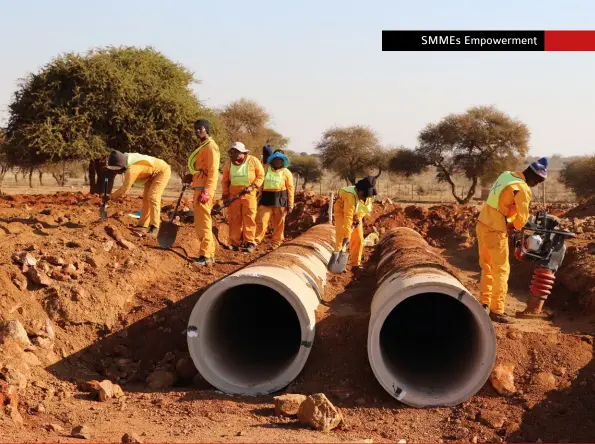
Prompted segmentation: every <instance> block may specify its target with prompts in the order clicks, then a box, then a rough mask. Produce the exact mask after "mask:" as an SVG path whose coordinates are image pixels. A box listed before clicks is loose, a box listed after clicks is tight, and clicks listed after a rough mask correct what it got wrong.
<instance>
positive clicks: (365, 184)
mask: <svg viewBox="0 0 595 444" xmlns="http://www.w3.org/2000/svg"><path fill="white" fill-rule="evenodd" d="M355 189H356V190H358V191H361V192H362V194H363V197H364V198H368V197H372V196H376V195H377V194H378V193H377V192H376V176H366V177H364V178H363V179H361V180H360V181H358V182H357V183H356V184H355Z"/></svg>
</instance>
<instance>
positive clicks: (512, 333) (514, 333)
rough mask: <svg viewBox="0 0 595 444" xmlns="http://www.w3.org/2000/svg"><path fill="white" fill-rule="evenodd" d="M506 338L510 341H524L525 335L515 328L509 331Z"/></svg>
mask: <svg viewBox="0 0 595 444" xmlns="http://www.w3.org/2000/svg"><path fill="white" fill-rule="evenodd" d="M506 336H507V337H508V339H513V340H519V339H523V333H521V332H520V331H519V330H517V329H515V328H511V329H509V330H508V333H507V334H506Z"/></svg>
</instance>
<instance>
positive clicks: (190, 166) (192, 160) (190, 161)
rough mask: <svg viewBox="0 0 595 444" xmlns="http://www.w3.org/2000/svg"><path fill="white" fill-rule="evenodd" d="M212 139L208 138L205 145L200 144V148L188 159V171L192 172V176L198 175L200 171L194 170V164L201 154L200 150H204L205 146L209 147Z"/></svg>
mask: <svg viewBox="0 0 595 444" xmlns="http://www.w3.org/2000/svg"><path fill="white" fill-rule="evenodd" d="M211 140H213V139H211V138H210V137H209V138H207V140H205V141H204V142H203V143H201V144H200V146H199V147H198V148H196V149H195V150H194V151H193V152H192V154H190V156H189V157H188V171H190V174H196V173H198V170H195V169H194V164H195V163H196V157H197V156H198V153H199V152H200V150H202V149H203V148H204V147H205V146H207V145H208V144H209V143H211Z"/></svg>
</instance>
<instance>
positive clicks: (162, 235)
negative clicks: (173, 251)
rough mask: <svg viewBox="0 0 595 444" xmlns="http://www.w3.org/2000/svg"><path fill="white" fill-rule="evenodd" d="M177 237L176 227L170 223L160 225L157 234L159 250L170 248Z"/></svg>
mask: <svg viewBox="0 0 595 444" xmlns="http://www.w3.org/2000/svg"><path fill="white" fill-rule="evenodd" d="M177 235H178V226H177V225H176V224H174V223H173V222H170V221H165V222H162V223H161V226H160V227H159V232H158V233H157V242H158V243H159V247H160V248H165V249H167V248H171V247H172V246H173V245H174V243H175V242H176V237H177Z"/></svg>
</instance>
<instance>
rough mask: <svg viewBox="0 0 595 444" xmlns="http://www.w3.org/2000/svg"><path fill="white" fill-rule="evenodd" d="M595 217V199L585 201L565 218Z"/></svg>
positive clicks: (565, 215)
mask: <svg viewBox="0 0 595 444" xmlns="http://www.w3.org/2000/svg"><path fill="white" fill-rule="evenodd" d="M587 216H595V197H592V198H590V199H585V200H583V201H582V202H581V203H580V204H579V205H577V206H575V207H574V208H572V209H571V210H570V211H568V212H567V213H566V214H564V217H587Z"/></svg>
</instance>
